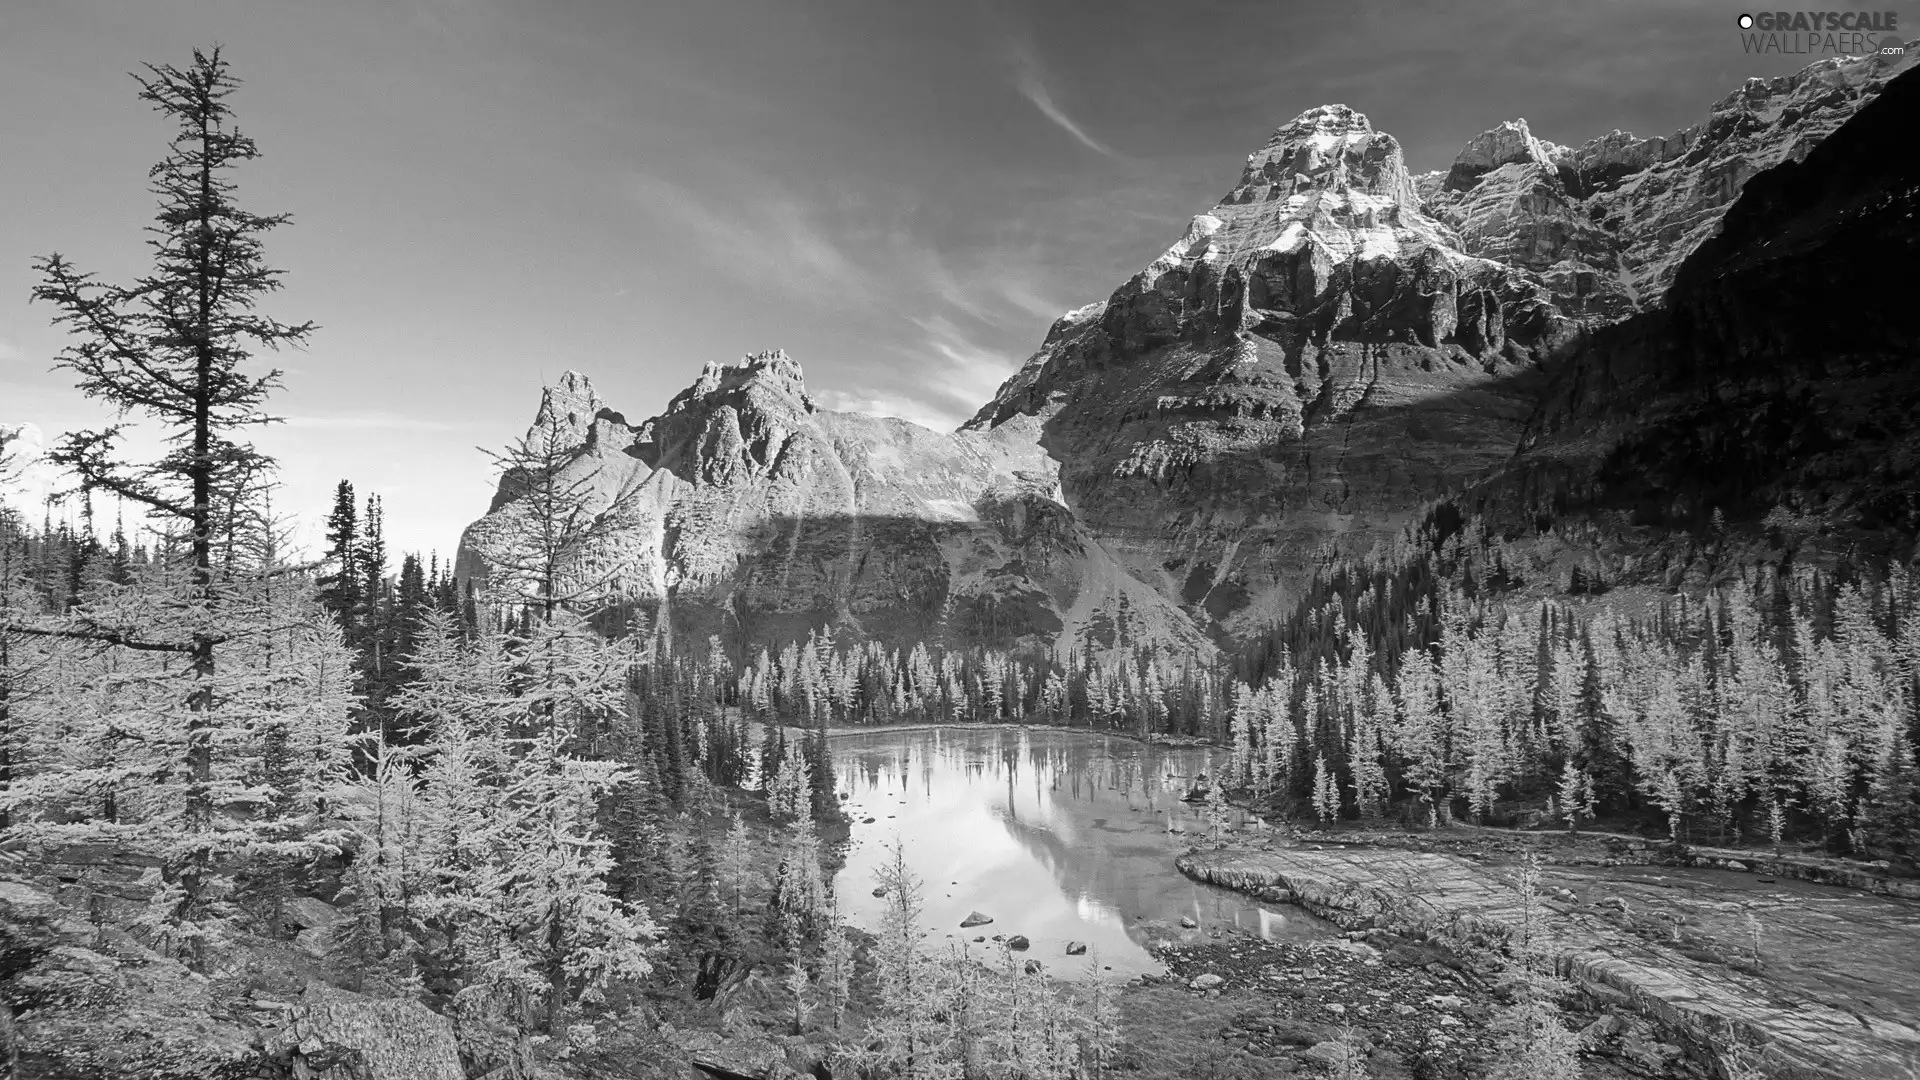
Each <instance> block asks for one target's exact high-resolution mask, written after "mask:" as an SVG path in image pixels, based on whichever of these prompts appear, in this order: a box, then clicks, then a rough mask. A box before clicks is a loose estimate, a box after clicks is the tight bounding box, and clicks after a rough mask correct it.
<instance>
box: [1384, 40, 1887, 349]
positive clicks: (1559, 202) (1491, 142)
mask: <svg viewBox="0 0 1920 1080" xmlns="http://www.w3.org/2000/svg"><path fill="white" fill-rule="evenodd" d="M1913 62H1914V61H1913V58H1912V56H1911V54H1908V55H1904V56H1901V57H1899V58H1897V59H1896V58H1894V57H1887V58H1885V59H1881V58H1869V59H1862V60H1846V59H1831V60H1823V61H1820V62H1819V63H1816V64H1813V65H1810V66H1809V67H1806V68H1804V69H1802V70H1801V71H1798V72H1796V73H1794V74H1792V75H1783V76H1780V77H1778V78H1774V79H1748V80H1747V82H1746V84H1745V85H1744V86H1742V87H1741V88H1740V89H1738V90H1736V91H1734V92H1733V93H1731V94H1728V95H1727V96H1726V97H1724V98H1722V99H1720V100H1719V101H1717V102H1715V103H1714V105H1713V108H1712V110H1711V111H1710V113H1709V115H1708V118H1707V119H1706V120H1704V121H1702V122H1700V123H1698V124H1694V125H1693V126H1691V127H1687V128H1682V129H1681V130H1679V131H1676V132H1674V133H1673V134H1671V135H1666V136H1655V137H1653V138H1648V139H1641V138H1636V137H1634V136H1633V135H1631V134H1628V133H1625V132H1621V131H1614V132H1611V133H1609V134H1607V135H1602V136H1600V137H1599V138H1596V139H1591V140H1589V141H1587V142H1586V143H1583V144H1582V145H1580V146H1578V147H1569V146H1557V145H1555V144H1553V143H1550V142H1543V141H1541V140H1539V139H1536V138H1534V137H1533V134H1532V132H1531V131H1530V130H1529V129H1528V127H1527V122H1526V121H1525V120H1512V121H1508V122H1506V123H1503V124H1501V125H1500V126H1498V127H1496V128H1494V129H1493V130H1491V131H1488V132H1486V133H1485V134H1482V135H1479V136H1476V137H1475V138H1474V139H1472V140H1471V141H1469V142H1468V143H1467V145H1466V147H1465V148H1464V149H1462V150H1461V151H1460V154H1459V156H1458V157H1456V158H1455V159H1454V162H1453V165H1452V166H1451V167H1450V168H1449V169H1447V170H1445V171H1444V172H1433V173H1428V174H1426V175H1423V176H1421V177H1419V178H1418V179H1417V181H1416V183H1417V185H1418V187H1419V189H1420V192H1421V196H1422V198H1423V199H1424V200H1425V205H1426V209H1427V211H1428V212H1429V213H1431V214H1433V215H1434V216H1435V217H1436V218H1438V219H1440V220H1441V221H1444V222H1446V223H1447V224H1448V225H1450V226H1452V227H1453V228H1454V229H1455V230H1456V231H1457V232H1458V234H1459V236H1460V239H1461V243H1462V245H1463V247H1464V250H1466V251H1467V252H1469V253H1471V254H1473V255H1478V256H1481V257H1483V258H1488V259H1495V260H1498V261H1500V262H1503V263H1506V264H1509V265H1512V266H1517V267H1522V268H1525V269H1527V270H1529V271H1531V272H1533V273H1534V274H1536V275H1538V276H1539V277H1540V279H1541V281H1542V282H1543V283H1544V284H1546V285H1547V287H1548V288H1549V289H1550V290H1552V292H1553V296H1554V303H1555V305H1556V306H1557V307H1559V308H1560V310H1562V311H1563V312H1565V313H1567V314H1569V315H1575V316H1584V317H1588V318H1593V319H1598V320H1601V321H1613V320H1616V319H1620V318H1623V317H1625V316H1628V315H1631V314H1633V313H1635V312H1637V311H1639V310H1642V309H1645V308H1649V307H1655V306H1658V305H1659V304H1660V302H1661V298H1662V297H1663V296H1664V295H1665V293H1666V291H1667V289H1668V288H1669V287H1671V286H1672V284H1673V279H1674V274H1675V272H1676V271H1677V270H1678V269H1679V267H1680V264H1681V262H1683V261H1684V260H1685V259H1686V258H1687V256H1688V255H1690V254H1692V252H1693V250H1694V249H1695V248H1697V247H1699V246H1700V244H1701V242H1702V241H1704V240H1705V239H1706V238H1707V237H1709V236H1712V235H1713V233H1714V231H1715V230H1716V229H1717V228H1718V227H1719V223H1720V218H1721V215H1722V214H1724V213H1725V212H1726V209H1727V207H1729V206H1731V205H1732V204H1733V202H1734V200H1735V199H1737V198H1739V196H1740V192H1741V190H1742V188H1743V187H1744V186H1745V184H1746V182H1747V181H1748V180H1749V179H1751V178H1752V177H1753V176H1754V175H1756V174H1757V173H1760V172H1762V171H1764V170H1766V169H1770V168H1772V167H1773V166H1775V165H1778V164H1781V163H1782V162H1788V161H1799V160H1801V159H1803V158H1805V157H1806V156H1807V154H1808V152H1810V151H1811V150H1812V149H1813V147H1815V146H1817V145H1819V143H1820V141H1821V140H1823V139H1825V138H1826V137H1827V136H1828V135H1830V134H1832V133H1833V131H1834V130H1835V129H1836V128H1838V127H1839V126H1840V125H1841V124H1843V123H1845V122H1846V120H1847V118H1848V117H1850V116H1852V115H1853V114H1854V112H1855V111H1856V110H1858V109H1859V108H1860V106H1861V105H1862V104H1863V103H1864V102H1866V101H1868V100H1871V99H1872V98H1873V97H1874V95H1876V94H1877V93H1878V92H1879V90H1880V87H1881V86H1883V85H1884V84H1885V83H1886V80H1887V79H1889V78H1891V77H1892V76H1893V75H1895V74H1897V73H1898V72H1899V71H1902V70H1905V69H1906V68H1908V67H1911V66H1912V65H1913Z"/></svg>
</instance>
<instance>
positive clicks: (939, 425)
mask: <svg viewBox="0 0 1920 1080" xmlns="http://www.w3.org/2000/svg"><path fill="white" fill-rule="evenodd" d="M814 398H815V399H816V400H818V401H819V402H820V404H822V405H825V406H826V407H827V408H829V409H832V410H834V411H835V412H852V413H865V414H867V415H868V416H893V417H898V418H899V419H901V420H907V421H910V422H912V423H915V424H919V425H920V426H921V427H924V428H932V429H933V430H935V431H950V430H952V429H953V428H956V427H959V426H960V424H961V423H962V422H963V421H964V420H965V419H966V418H967V417H968V416H971V415H972V413H970V412H969V413H965V414H961V413H957V412H955V411H954V410H951V409H938V408H934V407H932V406H930V405H928V404H927V403H926V402H924V401H921V400H920V399H919V398H915V397H911V396H909V395H906V394H895V393H890V392H888V391H886V390H877V389H875V388H873V387H871V386H863V387H859V388H857V389H855V390H853V391H851V392H848V391H844V390H822V391H820V392H818V393H816V394H814Z"/></svg>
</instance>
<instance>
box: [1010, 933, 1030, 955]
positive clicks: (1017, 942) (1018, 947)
mask: <svg viewBox="0 0 1920 1080" xmlns="http://www.w3.org/2000/svg"><path fill="white" fill-rule="evenodd" d="M1031 944H1032V943H1031V942H1029V941H1028V940H1027V938H1026V935H1024V934H1015V935H1013V936H1012V937H1010V938H1008V939H1007V948H1009V949H1012V950H1014V951H1015V952H1020V951H1023V950H1025V949H1026V948H1027V947H1028V946H1029V945H1031Z"/></svg>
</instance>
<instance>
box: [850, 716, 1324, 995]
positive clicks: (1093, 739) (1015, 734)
mask: <svg viewBox="0 0 1920 1080" xmlns="http://www.w3.org/2000/svg"><path fill="white" fill-rule="evenodd" d="M833 750H834V764H835V774H836V776H837V777H838V780H839V785H840V791H841V792H843V793H845V795H846V796H847V797H846V799H845V800H844V801H843V802H842V805H843V806H845V807H846V809H847V813H848V814H849V815H850V816H851V817H852V819H853V832H852V840H851V843H850V845H849V849H848V853H847V864H846V867H845V868H844V869H843V870H842V871H841V872H840V873H839V874H838V875H837V876H836V878H835V885H834V887H835V889H836V891H837V894H838V895H837V899H838V901H839V904H840V912H841V915H842V917H843V918H845V919H847V921H849V922H851V923H853V924H854V925H855V926H859V927H862V928H864V929H869V930H871V929H875V928H876V927H877V926H878V925H879V921H880V915H881V912H882V911H883V909H884V907H885V905H886V901H885V900H883V899H880V898H877V897H875V896H874V895H873V888H874V884H875V881H876V877H875V871H876V870H877V869H878V867H879V865H880V864H881V863H882V862H884V861H885V860H886V858H887V850H888V848H889V846H890V845H891V843H892V841H893V840H894V839H895V838H896V837H898V838H899V839H900V840H901V841H902V842H903V843H904V844H905V846H906V852H907V862H908V864H909V865H910V866H911V867H912V868H913V870H914V872H915V873H916V874H917V875H918V876H919V877H920V878H921V880H922V881H923V882H925V887H926V888H925V891H926V910H925V912H924V915H923V923H924V925H925V926H926V927H927V928H929V929H931V930H932V931H933V933H932V936H931V941H933V942H934V943H936V944H939V943H945V942H946V941H947V939H948V938H949V937H951V938H952V940H953V941H954V942H956V943H957V942H965V941H971V939H972V938H973V936H974V935H976V934H979V935H985V936H987V937H988V938H991V937H992V936H993V935H995V934H1008V935H1012V934H1023V935H1025V936H1026V937H1027V938H1029V939H1030V940H1031V941H1032V943H1033V947H1032V948H1031V949H1030V950H1029V951H1028V952H1027V953H1026V954H1025V955H1026V956H1027V957H1031V958H1033V959H1037V960H1040V961H1042V962H1043V963H1045V964H1046V965H1047V969H1048V970H1049V971H1050V972H1052V973H1054V974H1055V975H1057V976H1060V977H1067V978H1072V977H1076V976H1079V975H1082V974H1084V972H1085V970H1086V960H1085V959H1084V958H1078V957H1073V958H1070V957H1068V956H1067V955H1066V946H1067V942H1069V941H1080V942H1085V943H1086V944H1087V945H1089V946H1090V947H1091V953H1092V954H1093V955H1097V956H1098V957H1099V963H1100V965H1101V966H1102V967H1104V968H1109V969H1111V975H1117V976H1130V975H1140V974H1146V973H1159V972H1163V971H1165V968H1164V967H1163V966H1162V965H1161V964H1160V963H1159V962H1158V961H1156V960H1154V959H1153V957H1152V956H1151V955H1150V954H1149V953H1148V952H1147V950H1146V948H1145V944H1146V942H1147V941H1148V940H1150V939H1152V938H1179V937H1182V936H1187V937H1193V936H1197V935H1200V934H1204V933H1205V932H1206V931H1207V930H1208V929H1210V928H1214V927H1237V928H1239V929H1242V930H1246V931H1250V932H1255V933H1259V934H1261V935H1262V936H1265V937H1268V938H1288V939H1309V938H1317V937H1322V936H1325V935H1327V934H1328V933H1330V932H1331V930H1330V927H1329V926H1328V924H1326V923H1323V922H1321V921H1320V920H1317V919H1314V918H1312V917H1311V916H1308V915H1307V914H1305V913H1304V912H1302V911H1300V910H1299V909H1298V908H1295V907H1291V906H1288V905H1263V904H1261V903H1260V902H1258V901H1256V900H1254V899H1252V898H1251V897H1247V896H1243V895H1241V894H1239V893H1234V892H1231V891H1228V890H1226V889H1220V888H1216V887H1214V886H1211V885H1202V884H1199V883H1197V882H1193V881H1190V880H1188V879H1187V878H1186V877H1185V876H1184V875H1182V874H1181V873H1180V872H1179V871H1178V870H1176V869H1174V866H1173V859H1174V857H1175V856H1176V855H1178V854H1179V853H1180V852H1182V851H1184V850H1185V849H1186V848H1187V847H1188V846H1189V845H1190V844H1193V843H1195V842H1198V841H1200V839H1201V838H1202V837H1203V836H1204V835H1205V831H1206V823H1205V820H1204V811H1203V808H1202V806H1201V805H1200V804H1198V803H1186V802H1183V801H1181V796H1183V795H1185V794H1186V793H1187V792H1188V791H1189V790H1191V789H1192V787H1193V785H1194V782H1195V781H1196V780H1197V779H1198V778H1199V777H1200V776H1201V775H1202V774H1204V773H1206V772H1207V771H1208V769H1209V765H1210V762H1211V760H1212V759H1213V755H1214V753H1215V752H1210V751H1208V750H1205V749H1192V748H1185V747H1164V746H1153V745H1149V744H1145V743H1139V742H1135V741H1133V740H1131V739H1123V738H1118V737H1115V736H1107V735H1097V734H1091V733H1087V732H1077V731H1062V730H1058V729H1046V728H1041V729H1033V730H1023V729H1018V728H988V729H966V728H946V729H932V730H920V731H890V732H888V731H881V732H868V733H859V734H848V735H836V736H835V737H834V739H833ZM868 818H872V819H873V820H872V821H871V822H868V821H867V819H868ZM1233 822H1234V827H1235V829H1236V830H1242V831H1246V830H1252V831H1258V830H1263V829H1265V828H1266V826H1265V824H1264V823H1262V822H1260V821H1259V820H1258V819H1253V818H1249V817H1248V816H1247V815H1245V814H1242V813H1241V812H1239V811H1233ZM1170 827H1171V828H1174V829H1179V830H1181V832H1177V833H1170V832H1169V831H1168V830H1169V828H1170ZM976 910H977V911H980V912H981V913H983V914H986V915H990V916H992V917H993V920H994V921H993V923H992V924H991V925H989V926H982V927H979V928H977V929H972V930H964V931H963V930H962V929H961V928H960V921H961V920H962V919H964V918H966V917H967V914H968V913H969V912H971V911H976ZM1182 916H1186V917H1189V918H1191V919H1193V920H1194V921H1195V922H1197V923H1198V924H1199V929H1198V930H1185V931H1183V930H1182V929H1181V928H1180V925H1179V924H1180V919H1181V917H1182ZM987 944H988V945H989V946H991V944H992V943H991V941H989V942H988V943H987ZM976 948H977V947H976Z"/></svg>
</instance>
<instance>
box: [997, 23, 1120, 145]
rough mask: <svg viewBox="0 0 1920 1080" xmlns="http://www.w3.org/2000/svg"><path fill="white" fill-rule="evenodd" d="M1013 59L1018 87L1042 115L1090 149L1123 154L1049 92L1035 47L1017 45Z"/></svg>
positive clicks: (1015, 81)
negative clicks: (1095, 133) (1092, 133)
mask: <svg viewBox="0 0 1920 1080" xmlns="http://www.w3.org/2000/svg"><path fill="white" fill-rule="evenodd" d="M1013 59H1014V76H1013V86H1014V89H1016V90H1018V91H1020V96H1021V97H1024V98H1026V99H1027V100H1028V101H1030V102H1032V103H1033V107H1034V108H1036V109H1039V110H1040V115H1042V116H1044V117H1046V118H1047V119H1049V120H1051V121H1053V122H1054V124H1055V125H1056V126H1057V127H1059V128H1060V130H1062V131H1064V132H1066V133H1067V134H1069V135H1071V136H1073V137H1074V138H1075V139H1078V140H1079V141H1080V145H1082V146H1084V147H1086V148H1087V149H1089V150H1092V151H1094V152H1095V153H1097V154H1102V155H1105V156H1106V157H1110V158H1115V159H1118V158H1119V157H1120V155H1119V154H1116V153H1114V151H1113V148H1112V147H1110V146H1108V145H1107V144H1106V143H1103V142H1101V141H1100V140H1099V139H1096V138H1094V137H1093V136H1092V135H1089V134H1087V130H1086V129H1085V128H1083V127H1081V126H1080V125H1079V124H1078V123H1077V122H1075V120H1074V119H1073V117H1071V116H1068V115H1067V113H1066V110H1064V109H1062V108H1061V107H1060V106H1058V105H1056V104H1054V101H1053V95H1052V94H1051V93H1049V92H1048V91H1047V83H1046V79H1045V78H1044V77H1043V76H1042V74H1041V70H1040V61H1039V58H1038V57H1037V56H1035V55H1034V52H1033V50H1032V49H1031V48H1029V47H1028V46H1026V45H1025V44H1018V45H1015V46H1014V48H1013Z"/></svg>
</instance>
